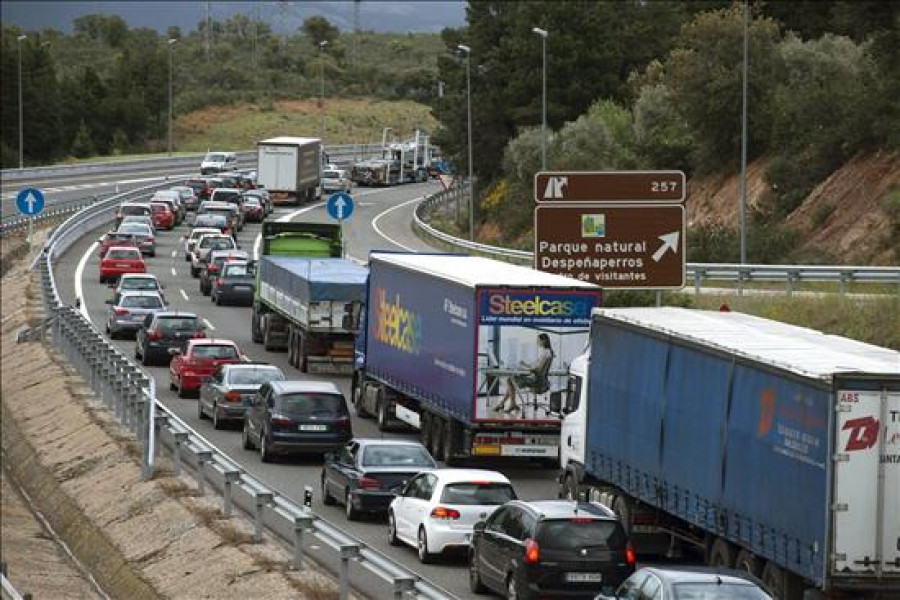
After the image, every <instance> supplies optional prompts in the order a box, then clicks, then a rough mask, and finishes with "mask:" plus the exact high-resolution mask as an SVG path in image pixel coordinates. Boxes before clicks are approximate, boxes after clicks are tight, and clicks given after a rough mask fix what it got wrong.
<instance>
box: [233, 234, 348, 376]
mask: <svg viewBox="0 0 900 600" xmlns="http://www.w3.org/2000/svg"><path fill="white" fill-rule="evenodd" d="M260 238H261V239H260V248H259V258H260V260H263V259H265V258H266V257H270V256H271V257H276V256H277V257H301V258H340V257H341V255H342V254H343V246H342V240H341V226H340V225H339V224H337V223H299V222H290V221H263V223H262V231H261V234H260ZM262 283H263V280H262V269H261V268H257V269H256V289H255V290H254V297H253V312H252V316H251V319H250V333H251V338H252V339H253V341H254V342H256V343H257V344H264V346H265V349H266V350H274V351H279V350H281V351H283V350H287V349H288V347H289V337H290V335H291V328H290V324H291V323H290V320H289V319H288V318H286V314H287V313H284V312H282V311H280V310H279V309H278V307H277V306H276V305H275V304H274V303H273V302H272V301H271V300H266V299H265V298H263V295H262ZM292 341H296V340H292ZM294 348H295V349H296V347H294ZM291 357H292V358H294V356H293V354H292V356H291ZM292 362H295V361H292ZM297 365H299V363H297Z"/></svg>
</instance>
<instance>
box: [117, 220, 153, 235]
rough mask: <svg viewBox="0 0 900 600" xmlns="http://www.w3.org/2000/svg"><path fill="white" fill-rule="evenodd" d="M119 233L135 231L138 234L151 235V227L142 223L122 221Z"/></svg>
mask: <svg viewBox="0 0 900 600" xmlns="http://www.w3.org/2000/svg"><path fill="white" fill-rule="evenodd" d="M119 233H134V234H138V235H150V228H149V227H147V226H146V225H143V224H141V223H122V224H121V225H120V226H119Z"/></svg>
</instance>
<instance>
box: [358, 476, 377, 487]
mask: <svg viewBox="0 0 900 600" xmlns="http://www.w3.org/2000/svg"><path fill="white" fill-rule="evenodd" d="M359 487H361V488H362V489H364V490H380V489H381V482H380V481H378V480H377V479H375V478H374V477H365V476H363V477H360V478H359Z"/></svg>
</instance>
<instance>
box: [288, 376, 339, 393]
mask: <svg viewBox="0 0 900 600" xmlns="http://www.w3.org/2000/svg"><path fill="white" fill-rule="evenodd" d="M271 386H272V390H273V391H275V393H276V394H292V393H295V392H327V393H329V394H338V395H343V394H341V391H340V390H339V389H338V387H337V386H336V385H335V384H333V383H332V382H330V381H311V380H298V379H291V380H286V381H273V382H272V383H271Z"/></svg>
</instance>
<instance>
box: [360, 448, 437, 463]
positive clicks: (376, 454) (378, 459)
mask: <svg viewBox="0 0 900 600" xmlns="http://www.w3.org/2000/svg"><path fill="white" fill-rule="evenodd" d="M362 465H363V466H364V467H427V468H434V467H435V466H436V465H435V463H434V459H432V458H431V455H429V454H428V451H427V450H425V448H423V447H422V446H412V445H409V446H408V445H405V444H404V445H397V446H388V445H377V446H368V447H366V449H365V451H363V456H362Z"/></svg>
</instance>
